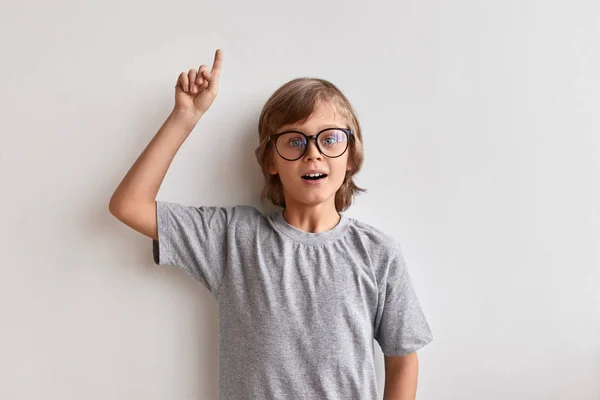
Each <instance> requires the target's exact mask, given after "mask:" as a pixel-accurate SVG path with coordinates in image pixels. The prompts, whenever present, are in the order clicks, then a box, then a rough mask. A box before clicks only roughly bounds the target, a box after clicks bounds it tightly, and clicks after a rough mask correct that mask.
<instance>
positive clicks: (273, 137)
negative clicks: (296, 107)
mask: <svg viewBox="0 0 600 400" xmlns="http://www.w3.org/2000/svg"><path fill="white" fill-rule="evenodd" d="M332 130H336V131H343V132H345V133H346V148H345V149H344V151H342V153H341V154H340V155H339V156H328V155H327V154H325V153H323V151H322V150H321V148H320V147H319V136H320V135H321V133H323V132H325V131H332ZM286 133H299V134H301V135H302V136H304V137H305V138H306V147H305V148H304V152H302V154H301V155H300V156H298V158H292V159H290V158H285V157H284V156H282V155H281V153H279V149H278V148H277V145H275V150H276V151H277V154H279V157H281V158H283V159H284V160H288V161H296V160H299V159H301V158H302V157H304V155H305V154H306V152H307V151H308V145H309V141H310V139H313V140H314V141H315V145H316V146H317V150H319V153H321V154H323V155H324V156H325V157H327V158H338V157H341V156H343V155H344V153H345V152H346V151H348V147H349V145H350V138H352V137H354V136H353V135H354V131H353V130H352V129H348V128H325V129H323V130H322V131H320V132H319V133H317V134H315V135H307V134H305V133H304V132H300V131H285V132H279V133H274V134H273V135H269V137H267V144H266V145H265V148H267V147H269V144H270V143H271V142H273V143H275V144H276V143H277V138H279V136H281V135H284V134H286Z"/></svg>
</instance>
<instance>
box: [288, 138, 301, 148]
mask: <svg viewBox="0 0 600 400" xmlns="http://www.w3.org/2000/svg"><path fill="white" fill-rule="evenodd" d="M289 143H290V145H291V146H293V147H300V146H302V140H300V139H291V140H290V142H289Z"/></svg>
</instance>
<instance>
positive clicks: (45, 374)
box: [0, 0, 600, 400]
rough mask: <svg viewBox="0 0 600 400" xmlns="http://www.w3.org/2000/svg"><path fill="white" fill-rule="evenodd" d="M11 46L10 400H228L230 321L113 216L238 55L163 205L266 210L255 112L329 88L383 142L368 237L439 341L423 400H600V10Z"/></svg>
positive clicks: (52, 12)
mask: <svg viewBox="0 0 600 400" xmlns="http://www.w3.org/2000/svg"><path fill="white" fill-rule="evenodd" d="M0 34H1V37H2V40H1V41H0V50H1V53H0V54H1V55H2V62H1V63H0V84H1V88H2V97H1V100H0V101H1V103H0V110H1V113H2V118H1V124H2V128H1V129H0V135H1V142H0V183H1V186H0V187H1V193H2V195H1V196H0V217H1V218H0V226H1V229H0V235H1V236H0V246H1V255H2V256H1V263H0V265H1V268H2V269H1V273H2V275H1V278H0V316H1V318H2V319H1V325H0V398H2V399H20V400H30V399H47V400H55V399H56V400H58V399H60V400H66V399H102V400H105V399H134V400H137V399H144V400H150V399H186V400H188V399H214V398H216V393H217V379H218V374H217V372H216V371H217V362H218V358H217V357H218V349H217V339H218V336H217V335H218V330H217V325H216V323H217V318H218V308H217V307H216V303H215V302H214V301H213V299H212V297H211V296H210V294H209V292H208V291H207V290H206V289H205V288H204V287H203V286H202V285H201V284H200V283H197V282H195V281H194V280H193V279H192V278H189V277H188V276H187V275H185V274H184V273H183V272H180V271H179V270H176V269H174V268H168V267H159V266H156V265H154V263H153V261H152V254H151V240H150V239H148V238H145V237H143V236H142V235H141V234H139V233H137V232H135V231H133V230H131V229H129V228H128V227H126V226H125V225H123V224H121V223H120V222H119V221H117V220H116V219H115V218H114V217H112V216H111V215H110V214H109V212H108V201H109V198H110V196H111V194H112V192H113V191H114V189H115V188H116V186H117V184H118V183H119V181H120V180H121V178H122V177H123V176H124V174H125V173H126V171H127V170H128V169H129V167H130V166H131V164H132V163H133V162H134V161H135V159H136V157H137V156H138V155H139V154H140V152H141V151H142V150H143V148H144V147H145V146H146V144H147V143H148V142H149V141H150V139H151V138H152V136H153V135H154V134H155V132H156V130H157V129H158V128H159V127H160V125H161V124H162V122H163V121H164V119H165V118H166V116H167V115H168V113H169V112H170V110H171V108H172V105H173V90H174V88H173V85H174V84H175V82H176V79H177V76H178V75H179V73H180V72H181V71H187V70H188V69H189V68H197V67H198V66H199V65H200V64H201V63H207V64H210V63H212V57H213V54H214V50H215V49H216V48H218V47H220V48H222V49H223V52H224V53H223V54H224V66H223V72H222V76H221V85H220V88H221V89H220V93H219V95H218V97H217V99H216V101H215V103H214V104H213V106H212V108H211V109H210V110H209V112H208V114H206V116H205V117H204V119H203V120H202V121H201V122H200V124H199V125H198V126H197V128H196V130H195V131H194V133H193V134H192V135H191V136H190V137H189V139H188V140H187V141H186V143H185V144H184V145H183V147H182V149H181V151H180V152H179V154H178V155H177V157H176V158H175V160H174V162H173V164H172V167H171V169H170V170H169V173H168V174H167V177H166V180H165V182H164V184H163V186H162V187H161V191H160V193H159V199H162V200H169V201H176V202H181V203H186V204H198V205H199V204H209V205H233V204H242V203H247V204H253V205H255V206H257V207H260V206H261V205H260V203H259V200H258V196H259V193H260V185H261V176H260V172H259V168H258V165H257V164H256V163H255V161H254V155H253V151H254V147H255V146H256V144H257V142H258V139H257V134H256V122H257V119H258V115H259V112H260V108H261V107H262V105H263V103H264V101H266V99H267V97H268V96H269V95H270V94H271V92H272V91H273V90H275V89H276V88H277V87H278V86H279V85H281V84H283V83H284V82H286V81H288V80H289V79H292V78H294V77H298V76H319V77H324V78H326V79H329V80H331V81H333V82H334V83H335V84H337V85H338V86H339V87H340V88H341V89H342V90H343V91H344V92H345V93H346V94H347V95H348V97H349V98H350V100H351V101H352V102H353V104H354V105H355V107H356V109H357V112H358V115H359V118H360V120H361V122H362V124H363V128H364V142H365V151H366V161H365V165H364V169H363V171H362V172H361V173H360V174H359V178H358V183H359V185H362V186H364V187H366V188H367V189H368V190H369V192H368V194H365V195H362V196H361V197H359V198H357V200H356V203H355V205H354V206H353V207H352V208H351V209H350V210H349V211H348V212H347V214H348V215H350V216H353V217H356V218H359V219H362V220H364V221H365V222H368V223H371V224H373V225H375V226H377V227H379V228H381V229H382V230H384V231H387V232H389V233H390V234H392V235H394V236H395V237H396V238H397V240H398V241H399V242H400V243H401V244H402V246H403V249H404V251H405V257H406V259H407V263H408V264H409V268H410V271H411V275H412V277H413V281H414V284H415V286H416V290H417V292H418V294H419V297H420V300H421V304H422V306H423V309H424V311H425V313H426V315H427V318H428V320H429V322H430V325H431V327H432V330H433V332H434V336H435V340H434V342H432V343H431V344H430V345H429V346H427V347H426V348H424V349H423V350H422V351H421V352H420V353H419V354H420V378H419V395H418V398H419V399H423V400H430V399H431V400H433V399H435V400H437V399H451V400H454V399H461V400H471V399H473V400H481V399H485V400H505V399H523V400H532V399H540V400H542V399H543V400H549V399H560V400H564V399H575V400H597V399H599V398H600V273H599V269H600V268H599V258H598V257H599V253H598V252H599V250H600V246H599V238H600V236H599V229H600V225H599V222H600V218H599V213H598V210H599V208H598V204H599V200H600V190H599V189H600V185H599V178H600V176H599V175H600V168H599V150H600V148H599V139H598V130H599V128H600V118H599V113H598V111H599V104H600V103H599V102H600V78H599V75H598V71H600V46H599V45H600V43H599V38H600V3H598V2H596V1H593V0H589V1H567V0H561V1H558V0H555V1H535V0H518V1H517V0H508V1H502V2H501V1H491V0H488V1H481V0H470V1H469V0H459V1H452V2H450V1H446V2H443V1H441V0H438V1H432V0H421V1H415V0H403V1H400V2H392V1H388V2H366V1H343V2H342V1H312V0H311V1H303V2H276V1H272V2H242V1H237V2H216V1H213V2H203V1H194V2H192V1H188V2H183V1H179V2H167V1H161V2H157V1H153V2H152V1H150V2H148V1H133V0H129V1H124V2H123V1H121V2H100V1H97V2H91V1H60V2H56V1H54V2H44V1H21V2H5V3H3V6H2V12H1V13H0ZM231 147H233V149H234V151H233V152H227V151H226V149H228V148H231ZM263 210H265V209H264V208H263ZM266 210H268V209H266ZM376 349H377V351H378V353H377V356H378V360H377V361H378V363H379V364H378V366H379V369H378V373H379V378H380V380H379V383H380V388H381V389H382V388H383V364H382V362H383V361H382V355H381V353H380V350H379V348H378V347H376Z"/></svg>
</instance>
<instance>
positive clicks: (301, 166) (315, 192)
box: [269, 104, 350, 207]
mask: <svg viewBox="0 0 600 400" xmlns="http://www.w3.org/2000/svg"><path fill="white" fill-rule="evenodd" d="M346 127H347V124H346V119H345V118H344V117H343V116H342V115H340V113H338V112H335V109H334V108H332V107H331V106H328V105H324V104H318V105H317V107H315V110H314V112H313V114H312V115H311V116H310V118H309V119H308V120H307V121H305V122H304V123H303V124H289V125H284V126H282V127H281V128H280V129H279V130H278V132H283V131H287V130H296V131H300V132H302V133H304V134H306V135H307V136H312V135H315V134H317V133H319V132H320V131H322V130H323V129H325V128H346ZM307 145H308V148H307V149H306V153H305V154H304V155H303V156H302V157H301V158H299V159H298V160H295V161H288V160H286V159H284V158H282V157H280V156H279V154H277V151H276V150H275V146H271V147H270V149H271V163H270V166H269V173H270V174H273V175H275V174H279V178H280V179H281V183H282V184H283V192H284V197H285V202H286V205H291V204H292V203H293V204H297V205H303V206H315V205H319V204H323V203H330V204H331V205H332V206H333V207H335V193H336V192H337V190H338V189H339V188H340V186H341V185H342V183H343V181H344V177H345V175H346V171H347V170H349V169H350V167H349V166H348V154H349V153H350V151H349V149H347V150H346V151H345V152H344V154H343V155H341V156H340V157H337V158H329V157H327V156H325V155H323V154H321V153H320V152H319V150H318V149H317V146H316V143H315V141H314V140H313V139H309V141H308V144H307ZM312 170H318V171H320V172H322V173H324V174H327V176H326V177H325V178H323V179H320V180H318V181H314V180H308V179H305V178H302V177H303V176H305V175H307V174H308V173H310V171H312Z"/></svg>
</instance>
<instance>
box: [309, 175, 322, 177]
mask: <svg viewBox="0 0 600 400" xmlns="http://www.w3.org/2000/svg"><path fill="white" fill-rule="evenodd" d="M321 175H323V174H310V175H309V176H310V177H317V176H321Z"/></svg>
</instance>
